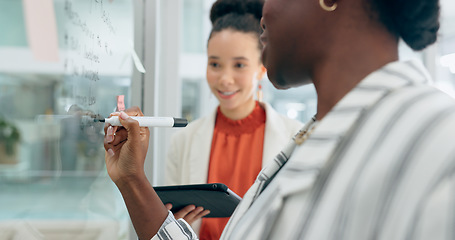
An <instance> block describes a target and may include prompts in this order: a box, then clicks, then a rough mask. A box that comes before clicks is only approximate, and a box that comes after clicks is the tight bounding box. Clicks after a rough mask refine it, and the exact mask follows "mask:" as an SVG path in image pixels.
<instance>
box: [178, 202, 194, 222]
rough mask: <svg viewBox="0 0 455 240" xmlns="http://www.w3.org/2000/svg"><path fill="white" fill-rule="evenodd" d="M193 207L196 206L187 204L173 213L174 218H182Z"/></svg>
mask: <svg viewBox="0 0 455 240" xmlns="http://www.w3.org/2000/svg"><path fill="white" fill-rule="evenodd" d="M195 208H196V206H194V205H188V206H186V207H184V208H182V209H181V210H180V211H178V212H176V213H174V217H175V218H176V219H179V218H184V217H186V215H188V213H190V212H191V211H193V210H194V209H195Z"/></svg>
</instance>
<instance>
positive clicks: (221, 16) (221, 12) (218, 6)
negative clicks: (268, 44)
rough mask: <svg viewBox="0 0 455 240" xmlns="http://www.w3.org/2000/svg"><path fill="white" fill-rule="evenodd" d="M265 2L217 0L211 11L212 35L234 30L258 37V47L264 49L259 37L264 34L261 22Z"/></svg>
mask: <svg viewBox="0 0 455 240" xmlns="http://www.w3.org/2000/svg"><path fill="white" fill-rule="evenodd" d="M263 5H264V0H217V1H216V2H215V3H214V4H213V5H212V9H211V10H210V21H211V22H212V31H211V32H210V35H209V40H210V39H211V38H212V35H213V34H214V33H217V32H221V31H223V30H225V29H232V30H234V31H240V32H244V33H253V34H255V35H256V36H257V39H258V47H259V49H262V44H261V43H260V41H259V36H260V35H261V33H262V28H261V25H260V21H261V18H262V7H263Z"/></svg>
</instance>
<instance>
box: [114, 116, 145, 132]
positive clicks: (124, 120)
mask: <svg viewBox="0 0 455 240" xmlns="http://www.w3.org/2000/svg"><path fill="white" fill-rule="evenodd" d="M119 120H120V123H121V124H122V126H123V127H124V128H125V129H126V131H127V132H128V136H138V135H139V131H140V130H139V122H138V121H136V120H134V119H132V118H131V117H130V116H128V114H126V113H125V112H121V113H120V115H119Z"/></svg>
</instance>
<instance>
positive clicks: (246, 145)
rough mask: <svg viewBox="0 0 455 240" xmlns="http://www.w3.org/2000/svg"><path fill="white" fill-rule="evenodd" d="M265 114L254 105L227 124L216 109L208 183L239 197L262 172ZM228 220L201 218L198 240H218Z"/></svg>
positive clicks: (226, 119) (227, 119)
mask: <svg viewBox="0 0 455 240" xmlns="http://www.w3.org/2000/svg"><path fill="white" fill-rule="evenodd" d="M265 118H266V116H265V110H264V109H263V108H262V107H261V106H260V105H259V104H258V103H257V102H256V107H255V108H254V110H253V112H252V113H251V114H250V115H248V116H247V117H246V118H244V119H240V120H231V119H229V118H227V117H225V116H224V115H223V114H222V113H221V111H220V108H219V107H218V111H217V116H216V122H215V129H214V132H213V139H212V146H211V151H210V163H209V172H208V181H207V182H208V183H224V184H226V185H227V186H228V187H229V188H230V189H231V190H233V191H234V192H235V193H237V195H239V196H240V197H243V195H244V194H245V193H246V191H247V190H248V189H249V188H250V186H251V185H252V184H253V182H254V180H256V177H257V175H258V174H259V171H261V168H262V152H263V144H264V130H265ZM228 220H229V218H204V219H203V220H202V225H201V231H200V236H199V238H200V239H201V240H207V239H219V238H220V236H221V233H222V232H223V229H224V227H225V225H226V223H227V222H228Z"/></svg>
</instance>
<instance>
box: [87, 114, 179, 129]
mask: <svg viewBox="0 0 455 240" xmlns="http://www.w3.org/2000/svg"><path fill="white" fill-rule="evenodd" d="M131 118H132V119H134V120H136V121H138V122H139V126H141V127H186V125H187V124H188V120H186V119H185V118H174V117H131ZM95 121H98V122H106V123H109V124H111V125H112V126H122V124H121V123H120V120H119V119H118V116H112V117H110V118H105V119H96V118H95Z"/></svg>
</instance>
